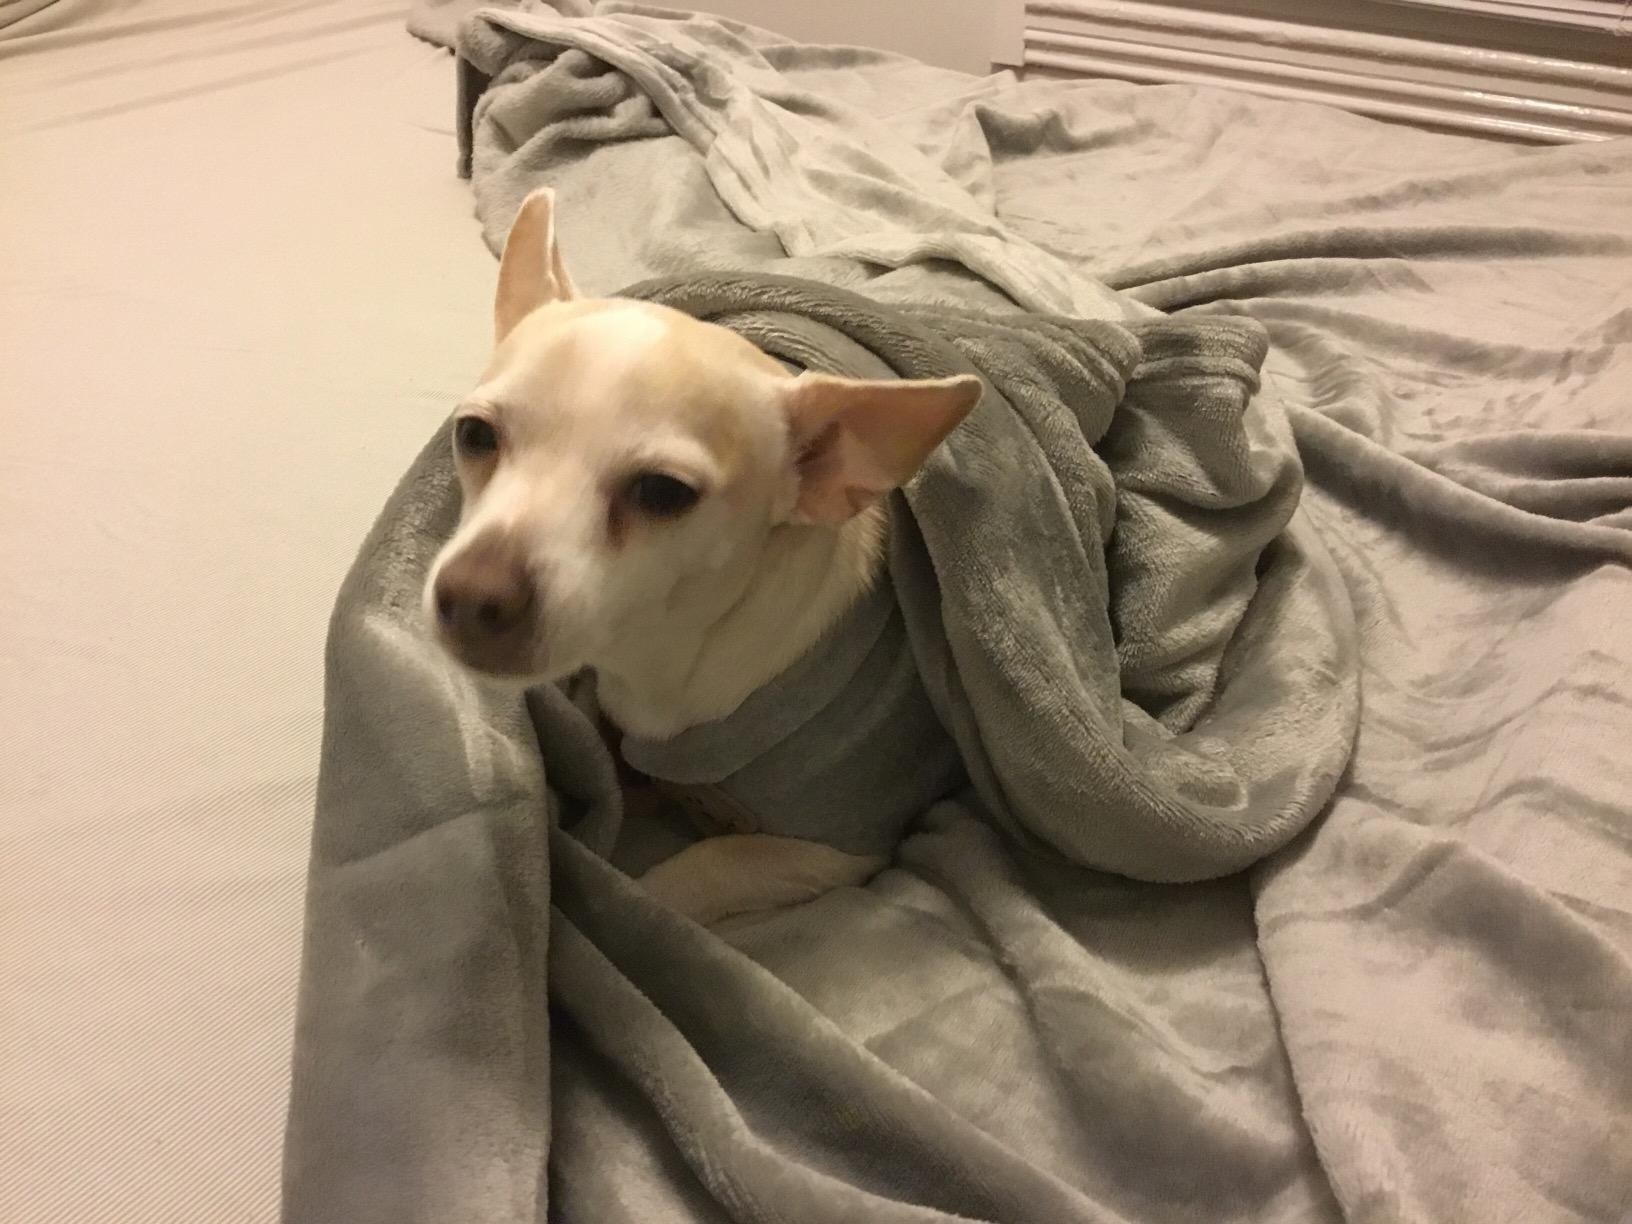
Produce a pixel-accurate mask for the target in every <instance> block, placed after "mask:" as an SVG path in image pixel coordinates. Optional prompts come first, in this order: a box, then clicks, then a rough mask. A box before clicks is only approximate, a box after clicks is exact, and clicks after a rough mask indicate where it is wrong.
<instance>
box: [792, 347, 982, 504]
mask: <svg viewBox="0 0 1632 1224" xmlns="http://www.w3.org/2000/svg"><path fill="white" fill-rule="evenodd" d="M787 386H788V389H787V391H786V396H787V401H786V410H787V415H788V426H789V430H790V432H791V433H792V437H793V444H794V453H795V456H796V459H797V462H798V474H799V500H798V503H797V504H796V506H795V507H794V512H793V517H794V520H795V521H797V522H806V523H835V524H836V523H842V522H844V521H845V520H846V519H848V518H851V517H853V516H854V515H856V514H858V513H859V512H860V511H862V510H863V509H865V508H866V507H867V506H870V505H872V504H873V503H874V502H876V501H878V499H879V498H881V497H883V496H884V495H885V494H886V493H888V492H890V490H892V489H897V488H900V487H901V485H903V484H905V483H906V482H907V481H908V480H909V479H911V478H912V474H913V473H914V472H916V471H917V470H918V468H919V466H920V465H921V464H922V463H923V462H924V460H925V459H927V458H929V455H930V452H931V451H933V450H934V449H935V448H936V447H937V446H939V445H940V444H941V442H942V441H943V440H944V439H945V438H946V436H947V435H948V434H950V433H951V432H952V431H953V430H954V429H956V428H957V427H958V424H959V423H960V422H961V421H962V420H963V418H964V417H966V416H968V415H969V410H970V409H972V408H973V407H974V406H975V402H976V401H977V400H978V399H980V379H978V378H976V377H975V376H974V375H972V374H960V375H958V376H957V377H956V378H938V379H916V380H915V379H901V380H898V381H890V382H869V381H864V380H862V379H855V378H834V377H832V376H831V375H827V374H802V375H800V376H799V377H798V378H795V379H793V380H792V381H791V382H789V383H788V385H787Z"/></svg>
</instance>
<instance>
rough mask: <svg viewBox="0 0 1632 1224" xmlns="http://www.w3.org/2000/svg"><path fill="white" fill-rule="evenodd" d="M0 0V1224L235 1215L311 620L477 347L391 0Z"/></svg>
mask: <svg viewBox="0 0 1632 1224" xmlns="http://www.w3.org/2000/svg"><path fill="white" fill-rule="evenodd" d="M13 3H14V4H16V7H12V6H11V5H7V4H0V26H4V28H3V29H0V336H3V337H4V340H3V345H4V353H3V358H0V413H3V422H0V423H3V433H0V437H3V439H4V440H3V442H0V575H3V577H0V709H3V711H4V733H3V735H0V1220H3V1221H6V1222H7V1224H96V1222H98V1221H118V1222H119V1224H144V1222H146V1221H163V1222H165V1224H177V1222H188V1224H190V1222H193V1221H217V1220H220V1221H225V1220H231V1221H234V1222H235V1224H244V1222H249V1221H262V1220H271V1219H274V1218H276V1214H277V1183H278V1161H279V1147H280V1142H281V1138H282V1126H283V1116H284V1108H285V1093H286V1090H287V1065H288V1055H289V1042H290V1032H291V1016H292V1009H293V1004H294V988H295V980H296V969H297V961H298V956H299V941H300V917H301V894H302V882H303V875H304V870H305V858H306V846H307V837H308V830H309V826H310V815H311V808H312V798H313V786H314V774H315V767H316V763H317V757H318V737H319V734H320V726H321V713H322V693H321V678H322V654H323V638H324V629H325V622H326V617H327V614H328V611H329V608H330V604H331V602H332V599H333V595H334V592H335V590H336V588H337V587H338V584H339V581H340V579H341V577H342V575H343V573H344V571H345V568H346V566H347V564H348V563H349V562H350V560H351V558H352V556H353V554H354V552H355V549H356V546H357V544H358V542H359V541H360V539H361V538H362V535H363V533H364V532H365V531H366V530H367V528H368V525H369V523H370V520H371V518H372V516H373V515H374V513H375V512H376V511H377V509H378V508H379V506H380V505H381V503H382V502H383V500H384V497H385V495H386V493H387V492H388V491H389V489H390V488H391V486H392V485H393V483H394V482H395V480H396V478H397V476H398V475H399V474H400V473H401V471H402V469H403V468H404V466H405V465H406V464H407V462H408V460H409V459H410V458H411V456H412V455H413V453H414V452H415V451H416V450H417V448H418V447H419V446H420V445H421V444H422V443H423V441H424V439H425V437H426V436H427V434H428V433H429V431H430V430H431V429H432V428H433V427H434V425H435V423H436V422H437V420H438V419H439V418H440V417H442V416H443V415H444V414H445V413H446V412H447V410H448V409H449V407H450V406H451V404H452V402H453V399H454V397H455V396H456V395H457V394H458V393H459V392H460V391H461V390H462V389H463V388H464V387H465V386H466V385H467V384H468V383H469V381H470V379H471V378H472V376H473V374H474V373H475V372H476V370H477V368H478V366H479V363H480V361H481V359H482V357H483V354H484V348H485V344H486V341H487V331H488V314H487V309H488V301H489V294H490V292H491V279H492V276H493V266H492V261H491V259H490V258H489V257H488V255H487V254H486V252H485V251H484V250H483V248H482V247H481V245H480V242H479V239H478V234H477V228H476V226H475V224H474V222H473V221H472V220H471V204H470V199H469V194H468V189H467V188H466V186H465V185H464V184H463V183H461V182H460V181H459V180H458V179H457V178H456V177H455V175H454V141H453V134H452V130H451V120H452V115H453V99H452V83H453V82H452V74H453V67H452V62H451V60H450V59H449V58H448V57H447V56H446V55H444V54H442V53H440V52H437V51H435V50H433V49H432V48H430V47H428V46H425V45H422V44H419V43H416V42H415V41H414V40H412V39H410V38H409V37H408V36H407V35H406V34H405V33H404V32H403V25H402V20H403V14H402V11H401V6H400V5H398V4H392V3H385V4H370V3H366V2H364V3H358V2H356V0H349V2H348V0H296V2H287V3H251V2H244V3H229V2H222V0H213V2H209V0H203V2H201V0H146V2H144V3H137V4H130V3H125V4H120V3H114V2H108V0H99V2H85V0H58V2H57V3H56V4H54V5H51V6H49V7H46V8H44V9H43V10H40V11H38V12H34V13H33V14H32V15H25V10H32V9H36V8H37V7H38V6H37V4H35V3H33V2H29V3H16V0H13Z"/></svg>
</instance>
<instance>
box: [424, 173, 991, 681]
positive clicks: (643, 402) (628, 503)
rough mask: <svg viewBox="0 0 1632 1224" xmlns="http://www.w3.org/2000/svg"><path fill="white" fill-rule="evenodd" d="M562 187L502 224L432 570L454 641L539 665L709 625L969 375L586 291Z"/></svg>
mask: <svg viewBox="0 0 1632 1224" xmlns="http://www.w3.org/2000/svg"><path fill="white" fill-rule="evenodd" d="M553 204H554V201H553V197H552V195H551V193H549V192H548V191H540V192H536V193H534V194H533V195H532V196H530V197H528V199H527V200H526V202H525V203H524V204H523V205H522V207H521V210H520V212H519V213H518V215H517V217H516V221H515V224H514V227H513V228H512V229H511V232H510V236H509V239H508V241H507V242H506V244H505V249H504V255H503V258H502V260H501V261H500V266H499V283H498V294H497V299H496V302H495V306H494V321H495V326H496V332H497V346H496V348H495V351H494V353H493V357H492V359H491V361H490V362H489V364H488V367H487V370H486V372H485V373H484V375H483V377H482V379H481V381H480V383H479V384H478V385H477V387H476V389H475V390H474V391H473V392H471V394H470V395H469V396H468V397H467V398H466V399H465V401H464V402H463V403H462V404H461V405H460V407H459V409H458V411H457V413H456V414H455V418H454V424H453V441H454V462H455V465H456V467H457V470H458V475H459V483H460V486H461V489H462V491H463V494H464V503H463V511H462V514H461V517H460V521H459V526H458V529H457V530H456V531H455V533H454V535H453V537H452V539H450V540H449V541H448V543H447V545H446V546H445V547H444V548H443V549H442V552H441V554H440V556H438V557H437V559H436V561H435V563H434V565H433V566H432V568H431V572H430V577H429V580H428V582H427V584H426V607H427V614H428V615H429V617H430V618H431V621H432V623H433V624H434V625H435V627H436V631H437V634H438V637H439V638H440V640H441V641H442V643H443V644H444V645H445V646H446V648H447V649H448V650H449V651H450V652H451V653H452V654H453V655H454V656H455V657H456V658H458V659H459V660H460V661H462V662H463V663H465V664H466V665H468V666H470V667H472V668H475V669H476V670H479V671H483V672H487V673H491V674H495V675H506V676H512V677H517V678H523V679H526V680H529V681H540V680H547V679H558V678H560V677H562V676H565V675H568V674H570V673H571V672H574V671H576V670H578V669H579V668H580V667H583V666H585V665H589V664H594V663H596V662H598V661H600V660H601V659H603V658H604V657H606V656H607V655H609V654H611V653H615V652H616V651H617V650H618V649H619V647H620V644H621V643H624V642H627V641H628V640H629V639H630V638H631V637H633V636H636V635H640V636H644V637H646V638H648V639H649V638H650V637H651V635H654V634H658V635H662V634H665V633H669V632H672V633H673V634H674V636H675V640H677V641H679V640H684V639H685V637H686V636H687V634H688V633H695V632H698V631H702V630H706V626H707V624H708V623H709V622H710V620H711V619H712V618H717V617H719V616H720V615H722V614H723V612H724V611H725V610H726V609H727V608H729V606H730V605H731V604H732V603H734V602H735V601H736V600H737V599H739V598H740V597H741V595H742V593H743V590H744V586H745V584H746V583H747V582H749V581H751V580H752V575H753V574H754V572H755V570H756V568H757V566H758V563H759V561H760V559H761V558H762V556H763V554H764V553H765V550H766V548H767V546H768V544H769V543H770V541H772V539H773V538H774V536H775V533H777V532H778V531H782V530H830V531H831V530H834V529H837V528H838V527H840V526H841V525H842V524H843V523H845V522H846V521H847V520H849V519H850V518H852V517H853V516H854V515H856V514H858V513H860V512H861V511H862V510H863V509H864V508H866V507H868V506H871V505H873V504H875V503H876V502H877V501H878V500H879V499H880V498H882V497H883V496H884V495H885V494H886V493H888V492H889V491H890V490H891V489H894V488H896V487H898V486H899V485H900V484H901V483H902V482H903V481H905V480H906V479H907V478H908V477H909V476H911V475H912V473H913V472H914V471H915V470H916V469H917V468H918V466H919V465H920V464H921V463H922V462H923V460H924V459H925V458H926V457H927V456H928V455H929V453H930V452H931V451H932V450H933V449H934V448H935V447H936V446H937V445H938V444H939V443H940V442H941V440H942V439H943V438H945V437H946V435H947V434H948V433H950V432H951V431H952V429H953V428H955V427H956V426H957V424H958V423H959V422H960V421H961V420H962V419H963V418H964V416H965V415H966V414H967V413H968V411H969V410H970V408H971V407H972V406H973V405H974V402H975V400H976V399H977V397H978V395H979V387H980V384H979V380H978V379H975V378H973V377H969V376H965V377H960V378H953V379H946V380H940V381H918V382H914V381H888V382H865V381H858V380H851V379H842V378H833V377H828V376H824V375H815V374H806V375H802V376H800V377H797V378H796V377H792V376H790V375H789V374H788V373H787V372H786V371H785V370H784V369H783V368H782V366H781V365H779V364H778V363H777V362H776V361H774V360H772V359H771V358H769V357H767V356H766V355H765V354H763V353H761V352H760V351H759V350H758V349H756V348H755V347H754V346H753V345H752V344H750V343H749V342H748V341H746V340H744V339H742V338H741V337H740V336H738V335H736V334H735V333H733V332H730V331H728V330H726V329H724V328H722V327H717V326H714V325H712V324H707V323H701V322H698V321H697V320H695V319H692V318H691V317H689V316H687V315H684V314H681V313H679V312H677V311H674V310H670V309H667V308H665V307H661V306H657V305H653V304H650V303H645V302H636V301H628V300H616V299H609V300H587V299H581V298H579V297H578V296H577V294H576V292H575V290H574V288H573V285H572V281H571V279H570V278H569V276H568V274H567V271H566V267H565V265H564V263H563V262H562V258H561V253H560V250H559V249H558V247H557V245H556V239H555V226H554V217H553Z"/></svg>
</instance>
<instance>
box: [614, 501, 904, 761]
mask: <svg viewBox="0 0 1632 1224" xmlns="http://www.w3.org/2000/svg"><path fill="white" fill-rule="evenodd" d="M884 525H885V513H884V510H883V508H882V507H873V508H870V509H868V510H865V511H863V512H862V513H861V514H858V515H857V516H856V517H855V518H853V519H850V520H849V521H848V522H846V523H844V524H843V525H842V526H840V527H839V528H837V529H834V528H820V527H798V526H785V527H779V528H776V529H775V530H773V531H772V533H771V534H770V536H769V537H768V538H767V540H766V545H765V548H764V550H763V551H762V552H761V554H760V556H759V558H758V561H757V563H756V564H755V565H754V566H752V567H749V568H748V569H747V571H746V572H745V574H744V576H743V581H742V582H741V583H739V584H737V586H736V587H735V588H734V589H733V590H732V591H730V592H728V593H727V594H726V595H725V597H724V599H723V600H722V603H721V604H720V605H718V606H717V607H716V608H715V609H711V610H710V611H709V612H708V613H705V614H704V615H702V616H700V617H699V618H698V620H697V621H696V622H695V623H692V624H684V623H682V624H676V623H675V622H674V621H673V620H672V619H671V620H667V621H665V622H664V624H663V625H662V627H661V628H660V629H656V630H655V631H654V632H653V633H650V634H646V635H637V637H636V640H633V641H631V642H630V643H628V644H626V645H625V646H624V647H623V648H622V649H621V650H620V651H619V652H617V654H616V655H615V656H613V657H610V658H606V659H602V660H598V661H597V662H596V664H595V673H596V692H597V695H598V698H599V701H600V705H601V708H602V710H603V712H604V713H605V714H606V715H607V717H608V718H610V719H611V720H612V721H613V722H614V723H616V724H617V726H618V727H620V728H621V729H622V730H623V731H625V732H627V733H629V734H632V735H637V736H640V737H642V738H644V739H668V738H670V737H671V736H675V735H678V734H679V733H680V732H682V731H684V730H686V729H687V728H688V727H694V726H697V725H699V724H701V723H706V722H712V721H714V720H716V719H720V718H724V717H726V716H727V715H728V714H730V713H731V712H732V711H734V710H735V709H736V708H737V707H738V706H739V705H741V704H742V703H743V701H745V700H746V699H747V698H748V696H749V695H750V694H751V693H753V692H754V691H755V690H756V689H758V688H760V687H761V686H763V685H764V684H766V683H767V682H769V681H770V680H772V679H774V678H775V677H776V676H778V675H780V674H781V673H782V672H783V671H784V670H786V668H787V667H789V666H790V665H791V664H792V663H793V662H794V661H795V660H797V659H798V658H799V657H800V656H801V655H802V654H804V653H805V652H806V651H807V650H809V649H810V647H811V646H813V645H814V644H815V643H816V642H817V641H818V640H819V639H820V638H821V636H822V635H823V634H824V633H826V632H827V631H828V629H830V628H831V627H832V626H833V625H834V624H835V623H836V622H837V621H838V620H839V618H840V617H842V616H843V615H844V614H845V613H846V612H847V611H849V609H850V608H851V607H852V606H854V604H855V603H856V601H857V600H858V599H859V598H860V597H861V595H862V594H863V593H864V592H865V591H866V590H867V588H868V587H869V585H870V584H871V583H872V582H873V581H874V580H875V578H876V577H877V575H878V571H879V569H880V568H881V566H882V563H883V548H882V545H883V539H884Z"/></svg>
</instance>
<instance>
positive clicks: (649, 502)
mask: <svg viewBox="0 0 1632 1224" xmlns="http://www.w3.org/2000/svg"><path fill="white" fill-rule="evenodd" d="M701 497H702V494H701V493H699V492H698V491H697V490H696V489H694V488H692V487H691V486H690V485H689V484H687V483H686V482H685V481H683V480H679V479H676V478H675V477H673V476H665V475H664V474H663V473H662V472H642V473H641V474H640V475H639V476H636V477H635V478H634V479H633V480H631V481H630V482H629V500H630V502H631V503H633V505H634V507H635V509H637V510H639V511H640V512H641V513H642V514H647V515H650V516H651V517H652V518H679V517H680V516H681V515H682V514H684V513H685V512H686V511H687V510H690V509H691V508H692V507H693V506H695V505H696V504H697V502H698V500H699V499H700V498H701Z"/></svg>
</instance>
